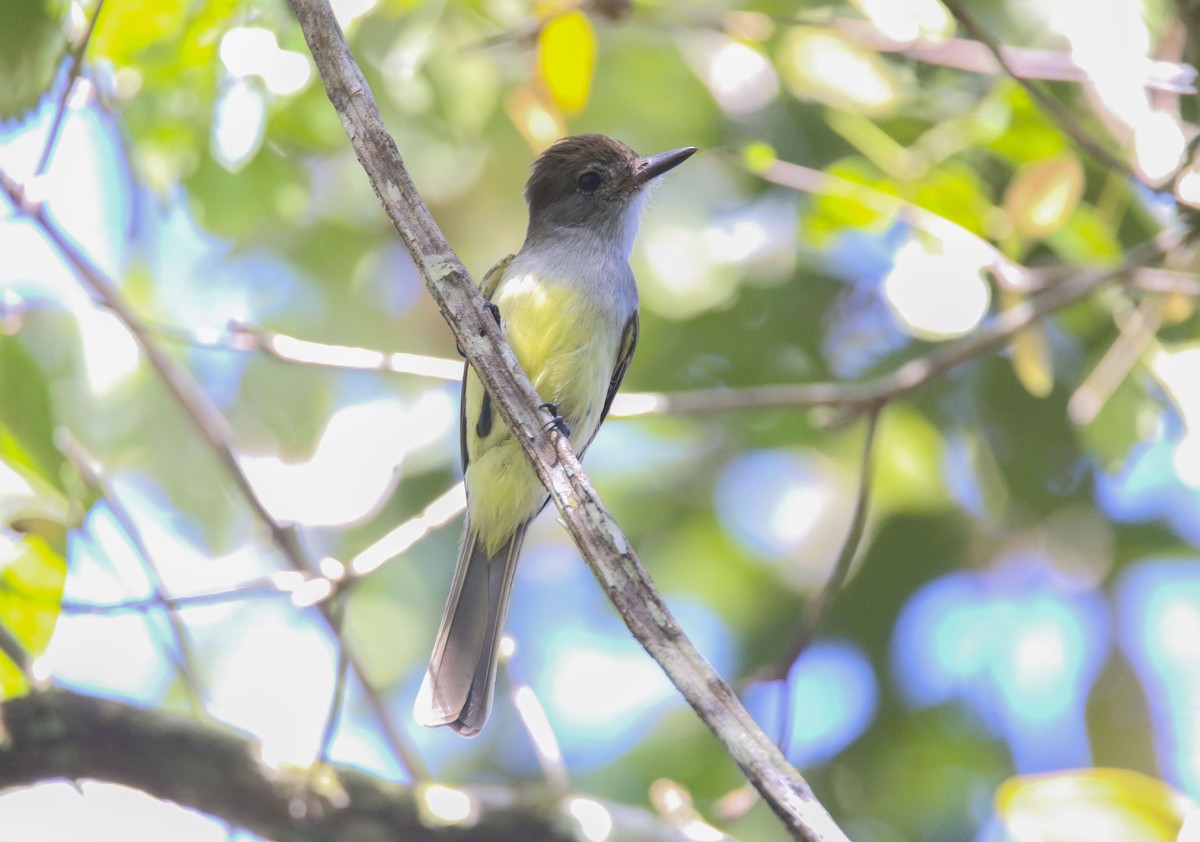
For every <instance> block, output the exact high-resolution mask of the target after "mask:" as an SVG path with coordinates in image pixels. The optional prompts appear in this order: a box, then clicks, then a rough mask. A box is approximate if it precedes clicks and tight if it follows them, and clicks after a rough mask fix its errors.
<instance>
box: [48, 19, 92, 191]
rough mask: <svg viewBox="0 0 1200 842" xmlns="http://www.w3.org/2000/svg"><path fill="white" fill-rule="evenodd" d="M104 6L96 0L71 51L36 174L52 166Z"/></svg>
mask: <svg viewBox="0 0 1200 842" xmlns="http://www.w3.org/2000/svg"><path fill="white" fill-rule="evenodd" d="M103 8H104V0H96V5H95V7H94V8H93V9H92V16H91V17H90V18H88V22H87V28H86V29H85V30H84V31H83V35H82V37H81V38H80V39H79V43H78V44H76V45H75V48H74V49H73V50H72V51H71V66H70V68H69V69H68V70H67V79H66V82H65V83H64V84H63V89H62V93H61V94H60V95H59V97H58V103H57V105H56V106H55V109H54V122H53V123H51V124H50V131H49V133H48V134H47V135H46V142H45V143H44V144H43V145H42V154H41V155H40V156H39V157H38V162H37V166H36V167H35V168H34V170H33V173H34V175H43V174H45V172H46V167H48V166H50V156H51V155H53V154H54V147H55V145H57V143H58V135H59V133H60V132H61V131H62V125H63V120H64V119H65V118H66V115H67V101H68V100H70V98H71V91H73V90H74V89H75V82H76V81H78V79H79V74H80V73H81V72H82V71H83V54H84V53H85V52H87V47H88V44H89V43H91V40H92V33H93V32H95V31H96V21H97V20H99V18H100V10H101V9H103Z"/></svg>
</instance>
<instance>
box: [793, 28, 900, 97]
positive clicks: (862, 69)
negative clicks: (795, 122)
mask: <svg viewBox="0 0 1200 842" xmlns="http://www.w3.org/2000/svg"><path fill="white" fill-rule="evenodd" d="M778 66H779V72H780V75H781V76H782V77H783V80H784V83H785V84H786V85H787V88H788V90H789V91H791V93H792V95H793V96H795V97H797V98H798V99H811V100H816V101H818V102H823V103H826V104H827V105H833V106H837V107H843V108H849V109H853V110H855V111H858V112H861V113H863V114H880V113H884V112H887V111H889V110H890V109H891V108H892V107H893V106H895V105H896V103H897V102H898V101H899V100H900V97H901V94H902V93H903V92H904V90H905V88H906V84H905V82H906V78H905V74H904V73H903V72H902V71H901V70H899V69H898V68H897V67H896V66H895V65H891V64H889V63H888V62H886V61H884V60H883V59H882V58H881V57H880V56H879V54H878V53H876V52H874V51H872V50H864V49H860V48H858V47H855V46H853V45H851V44H849V43H847V42H846V41H845V40H844V39H843V38H842V37H841V36H840V35H838V34H837V33H836V32H832V31H829V30H825V29H819V28H816V27H795V28H793V29H791V30H790V31H789V32H788V34H787V35H786V36H785V37H784V39H783V42H782V44H781V47H780V52H779V58H778Z"/></svg>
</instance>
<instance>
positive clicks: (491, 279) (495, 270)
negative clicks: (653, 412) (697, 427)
mask: <svg viewBox="0 0 1200 842" xmlns="http://www.w3.org/2000/svg"><path fill="white" fill-rule="evenodd" d="M515 256H516V255H512V254H510V255H509V256H508V257H505V258H503V259H501V260H500V262H498V263H497V264H496V265H495V266H493V267H492V268H491V269H489V270H488V272H487V274H486V275H484V276H483V280H482V281H480V282H479V291H480V292H481V293H482V294H483V297H484V298H485V299H487V300H488V301H491V300H492V296H493V295H495V294H496V288H497V287H499V286H500V279H501V278H503V277H504V272H505V270H506V269H508V267H509V265H510V264H511V263H512V262H513V258H514V257H515ZM470 373H471V364H470V363H469V362H464V363H463V376H462V391H461V392H460V394H459V396H458V450H459V454H460V456H461V457H462V469H463V472H464V473H466V470H467V461H468V455H467V376H468V375H469V374H470ZM483 395H484V403H483V412H486V413H487V414H488V415H489V416H490V415H491V412H492V402H491V399H490V398H488V395H487V390H486V389H485V390H484V392H483ZM610 400H611V398H610ZM488 424H489V425H490V424H491V421H490V418H489V421H488Z"/></svg>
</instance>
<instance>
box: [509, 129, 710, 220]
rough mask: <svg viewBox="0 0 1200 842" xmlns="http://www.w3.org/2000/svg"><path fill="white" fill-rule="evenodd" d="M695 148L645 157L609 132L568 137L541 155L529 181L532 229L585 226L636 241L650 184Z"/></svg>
mask: <svg viewBox="0 0 1200 842" xmlns="http://www.w3.org/2000/svg"><path fill="white" fill-rule="evenodd" d="M695 151H696V148H695V147H694V146H685V147H683V148H682V149H673V150H671V151H670V152H663V153H661V154H659V155H652V156H650V157H648V158H643V157H641V156H639V155H638V154H637V153H636V152H634V151H633V150H632V149H630V148H629V147H628V146H627V145H625V144H624V143H622V142H621V141H619V140H613V139H612V138H611V137H606V136H605V135H600V134H584V135H576V136H574V137H566V138H563V139H562V140H560V141H558V142H557V143H555V144H554V145H553V146H551V147H550V148H548V149H547V150H546V151H545V152H543V153H542V154H541V155H539V156H538V158H537V160H536V161H534V163H533V173H532V174H531V175H530V176H529V181H528V182H527V183H526V185H525V200H526V201H527V202H528V203H529V228H530V234H534V233H535V232H538V231H541V230H542V229H553V228H580V227H585V228H590V229H593V230H594V231H595V232H596V233H597V234H598V235H600V236H613V237H621V238H623V239H624V238H626V237H627V238H628V240H629V241H630V242H632V231H633V230H635V229H636V226H637V217H638V211H639V209H640V207H641V200H642V198H643V197H644V196H645V193H646V190H645V189H644V188H645V187H646V185H647V184H649V183H650V182H651V181H653V180H654V179H655V178H657V177H658V176H660V175H662V174H663V173H665V172H667V171H668V170H671V169H673V168H675V167H677V166H678V165H679V164H681V163H683V162H684V161H686V160H687V159H688V158H689V157H691V155H692V153H694V152H695Z"/></svg>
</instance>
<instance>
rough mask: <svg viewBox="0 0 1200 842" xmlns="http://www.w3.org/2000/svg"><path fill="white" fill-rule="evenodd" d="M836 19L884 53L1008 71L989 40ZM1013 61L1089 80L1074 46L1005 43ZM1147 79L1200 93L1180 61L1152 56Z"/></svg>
mask: <svg viewBox="0 0 1200 842" xmlns="http://www.w3.org/2000/svg"><path fill="white" fill-rule="evenodd" d="M832 25H833V27H834V28H835V29H837V31H838V32H840V33H842V34H843V35H844V36H846V38H848V39H849V40H850V41H851V42H852V43H854V44H855V45H857V46H859V47H866V48H868V49H871V50H876V51H878V52H881V53H900V54H902V55H904V56H907V57H908V58H911V59H913V60H915V61H921V62H924V63H926V64H936V65H938V66H940V67H950V68H953V69H955V70H965V71H967V72H968V73H986V74H996V73H1003V72H1005V70H1004V68H1003V67H1001V66H1000V63H999V62H998V61H997V60H996V54H995V53H994V52H993V51H992V50H991V49H990V48H989V47H988V46H987V45H986V44H984V43H982V42H980V41H972V40H969V39H967V38H946V39H944V40H940V41H921V40H918V41H896V40H893V39H891V38H889V37H887V36H886V35H884V34H883V33H881V32H880V31H879V30H878V29H876V28H875V27H874V26H872V25H871V24H870V23H869V22H867V21H865V20H852V19H849V18H836V19H834V21H833V22H832ZM1000 54H1001V55H1002V56H1003V57H1004V61H1005V63H1006V64H1007V65H1008V71H1007V72H1008V74H1009V75H1010V76H1013V77H1014V78H1019V79H1044V80H1046V81H1054V82H1087V81H1088V74H1087V71H1086V70H1084V69H1083V68H1082V67H1080V66H1079V65H1078V64H1077V63H1076V62H1075V60H1074V59H1073V58H1072V57H1071V54H1070V53H1069V52H1066V51H1063V50H1043V49H1038V48H1035V47H1010V46H1007V45H1003V46H1001V47H1000ZM1142 85H1143V86H1145V87H1146V89H1147V90H1152V91H1159V92H1164V93H1174V94H1194V93H1196V70H1195V68H1193V67H1189V66H1188V65H1186V64H1182V63H1180V62H1175V61H1152V62H1150V65H1149V67H1148V68H1147V70H1146V77H1145V78H1144V79H1143V80H1142Z"/></svg>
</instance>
